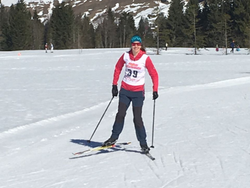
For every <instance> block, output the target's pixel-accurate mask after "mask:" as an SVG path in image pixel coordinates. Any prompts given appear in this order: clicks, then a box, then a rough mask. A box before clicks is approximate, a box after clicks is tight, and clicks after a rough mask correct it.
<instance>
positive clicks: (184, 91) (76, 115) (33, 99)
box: [0, 48, 250, 188]
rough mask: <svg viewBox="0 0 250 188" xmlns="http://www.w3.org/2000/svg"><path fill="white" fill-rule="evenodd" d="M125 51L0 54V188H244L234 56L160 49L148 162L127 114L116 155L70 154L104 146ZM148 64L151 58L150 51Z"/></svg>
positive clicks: (248, 78)
mask: <svg viewBox="0 0 250 188" xmlns="http://www.w3.org/2000/svg"><path fill="white" fill-rule="evenodd" d="M126 50H127V49H89V50H88V49H86V50H61V51H59V50H54V53H47V54H46V53H44V51H15V52H0V80H1V82H0V90H1V91H0V106H1V108H0V113H1V117H0V125H1V127H0V143H1V145H0V151H1V152H0V161H1V166H0V169H1V171H0V188H16V187H18V188H76V187H86V188H117V187H120V188H132V187H133V188H135V187H136V188H191V187H192V188H249V187H250V171H249V169H250V126H249V125H250V120H249V117H250V110H249V107H250V94H249V88H250V58H249V55H246V54H247V51H246V50H244V49H242V50H241V51H240V52H236V53H235V54H229V55H227V56H225V55H222V52H221V51H220V52H215V49H212V48H211V49H207V50H205V49H201V51H199V54H201V55H196V56H195V55H186V54H191V53H192V50H191V49H186V48H169V49H168V51H164V50H162V51H161V55H151V58H152V60H153V62H154V64H155V66H156V68H157V70H158V73H159V78H160V84H159V85H160V87H159V98H158V99H157V100H156V114H155V115H156V116H155V129H154V140H153V141H152V116H153V114H152V112H153V100H152V83H151V80H150V77H149V76H147V78H146V93H145V97H146V98H145V102H144V109H143V118H144V123H145V126H146V129H147V134H148V144H149V145H151V144H152V142H153V145H154V146H155V148H154V149H151V154H152V155H153V156H154V157H155V158H156V160H155V161H152V160H150V159H149V158H147V157H146V156H143V155H141V154H140V153H139V150H140V148H139V143H138V141H137V140H136V137H135V131H134V126H133V117H132V113H131V108H129V109H128V112H127V117H126V122H125V127H124V130H123V132H122V134H121V135H120V138H119V142H126V141H131V142H132V143H131V144H130V145H128V146H124V148H126V149H123V148H113V149H109V150H107V151H102V152H92V153H88V154H86V155H83V156H79V157H76V158H74V156H73V155H72V153H73V152H78V151H82V150H86V149H89V148H92V147H94V146H97V145H101V143H102V142H103V141H105V140H106V139H107V138H109V136H110V133H111V127H112V124H113V122H114V118H115V114H116V111H117V102H118V100H117V98H115V99H114V100H113V101H112V103H111V105H110V107H109V109H108V110H107V112H106V114H105V116H104V118H103V119H102V121H101V123H100V125H99V127H98V129H97V131H96V133H95V135H94V136H93V138H92V142H91V143H90V144H89V143H88V142H87V140H89V139H90V136H91V134H92V133H93V131H94V129H95V127H96V125H97V123H98V121H99V120H100V118H101V116H102V114H103V112H104V110H105V109H106V107H107V105H108V103H109V101H110V99H111V84H112V76H113V70H114V66H115V63H116V61H117V59H118V58H119V57H120V55H121V54H122V53H123V52H124V51H126ZM149 52H150V54H153V53H154V52H155V50H153V49H152V50H151V51H150V50H149Z"/></svg>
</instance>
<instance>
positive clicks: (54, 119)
mask: <svg viewBox="0 0 250 188" xmlns="http://www.w3.org/2000/svg"><path fill="white" fill-rule="evenodd" d="M108 102H109V101H105V102H102V103H99V104H97V105H95V106H92V107H89V108H85V109H83V110H80V111H76V112H71V113H67V114H63V115H59V116H55V117H51V118H48V119H44V120H41V121H38V122H35V123H30V124H26V125H22V126H19V127H16V128H13V129H9V130H7V131H4V132H2V133H0V138H2V137H4V136H5V135H10V134H13V133H18V132H19V131H24V130H26V129H29V128H34V127H38V126H46V125H48V124H51V123H54V122H60V121H64V120H66V119H70V118H74V117H77V116H80V115H83V114H85V113H88V112H91V111H94V110H96V109H98V108H103V106H106V105H107V103H108Z"/></svg>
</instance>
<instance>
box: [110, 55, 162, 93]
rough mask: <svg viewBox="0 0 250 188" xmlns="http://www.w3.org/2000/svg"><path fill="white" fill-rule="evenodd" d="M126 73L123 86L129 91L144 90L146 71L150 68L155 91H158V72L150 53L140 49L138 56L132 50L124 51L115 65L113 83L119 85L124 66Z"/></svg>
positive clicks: (149, 71)
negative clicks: (147, 53)
mask: <svg viewBox="0 0 250 188" xmlns="http://www.w3.org/2000/svg"><path fill="white" fill-rule="evenodd" d="M124 65H125V74H124V77H123V80H122V85H121V87H122V88H124V89H126V90H129V91H144V85H145V73H146V69H147V70H148V73H149V75H150V76H151V79H152V82H153V91H158V73H157V71H156V69H155V67H154V65H153V63H152V61H151V59H150V57H149V56H148V55H146V53H145V52H144V51H142V50H141V51H140V52H139V53H138V54H137V56H136V57H134V56H133V54H132V52H131V51H129V52H126V53H124V54H123V55H122V56H121V57H120V59H119V60H118V62H117V63H116V66H115V71H114V78H113V85H117V82H118V80H119V76H120V73H121V70H122V68H123V66H124Z"/></svg>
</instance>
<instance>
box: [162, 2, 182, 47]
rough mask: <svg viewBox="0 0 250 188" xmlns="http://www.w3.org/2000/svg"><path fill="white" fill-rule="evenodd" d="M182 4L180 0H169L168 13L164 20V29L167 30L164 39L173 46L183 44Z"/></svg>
mask: <svg viewBox="0 0 250 188" xmlns="http://www.w3.org/2000/svg"><path fill="white" fill-rule="evenodd" d="M183 6H184V4H183V1H182V0H175V1H171V5H170V8H169V15H168V18H167V20H166V29H167V31H168V34H167V38H166V41H168V44H169V45H170V46H173V47H175V46H183V39H184V33H183V25H184V24H183V23H184V14H183Z"/></svg>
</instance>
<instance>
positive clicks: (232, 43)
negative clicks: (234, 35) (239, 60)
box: [230, 40, 235, 53]
mask: <svg viewBox="0 0 250 188" xmlns="http://www.w3.org/2000/svg"><path fill="white" fill-rule="evenodd" d="M230 46H231V48H232V50H231V52H232V53H234V47H235V44H234V40H233V41H232V42H231V44H230Z"/></svg>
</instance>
